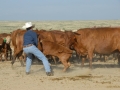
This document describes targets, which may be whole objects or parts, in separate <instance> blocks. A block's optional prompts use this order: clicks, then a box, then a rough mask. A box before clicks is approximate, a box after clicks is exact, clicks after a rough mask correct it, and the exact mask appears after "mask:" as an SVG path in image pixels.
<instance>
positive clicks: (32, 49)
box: [22, 22, 52, 76]
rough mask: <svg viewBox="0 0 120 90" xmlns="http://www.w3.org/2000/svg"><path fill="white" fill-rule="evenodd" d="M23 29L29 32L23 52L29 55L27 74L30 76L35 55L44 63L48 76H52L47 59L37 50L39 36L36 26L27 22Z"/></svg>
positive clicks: (24, 39)
mask: <svg viewBox="0 0 120 90" xmlns="http://www.w3.org/2000/svg"><path fill="white" fill-rule="evenodd" d="M22 28H23V29H26V30H27V31H26V33H25V34H24V37H23V51H24V53H26V55H27V59H26V74H27V75H28V74H29V73H30V67H31V63H32V58H33V57H32V55H34V56H36V57H37V58H38V59H39V60H41V61H42V62H43V65H44V68H45V71H46V75H47V76H52V72H51V68H50V64H49V62H48V60H47V58H46V57H45V56H44V54H43V53H42V52H41V51H40V50H39V49H38V48H37V45H38V39H37V34H36V33H35V32H34V31H33V28H34V25H33V24H32V23H31V22H27V23H25V25H24V26H23V27H22Z"/></svg>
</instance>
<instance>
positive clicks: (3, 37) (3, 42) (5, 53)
mask: <svg viewBox="0 0 120 90" xmlns="http://www.w3.org/2000/svg"><path fill="white" fill-rule="evenodd" d="M7 36H10V34H8V33H1V34H0V38H1V41H0V44H1V46H0V47H1V48H2V51H3V52H2V54H3V56H4V59H5V60H7V59H8V53H9V52H10V59H11V49H10V46H9V44H7V43H6V37H7Z"/></svg>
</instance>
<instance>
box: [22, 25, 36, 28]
mask: <svg viewBox="0 0 120 90" xmlns="http://www.w3.org/2000/svg"><path fill="white" fill-rule="evenodd" d="M30 27H32V28H34V27H35V24H33V25H32V26H29V27H28V26H26V25H24V26H23V27H22V28H23V29H27V28H30Z"/></svg>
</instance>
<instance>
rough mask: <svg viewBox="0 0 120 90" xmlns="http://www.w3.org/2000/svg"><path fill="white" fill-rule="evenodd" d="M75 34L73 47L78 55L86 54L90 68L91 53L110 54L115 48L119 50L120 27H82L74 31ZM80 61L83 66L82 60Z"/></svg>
mask: <svg viewBox="0 0 120 90" xmlns="http://www.w3.org/2000/svg"><path fill="white" fill-rule="evenodd" d="M75 36H76V40H77V42H74V44H73V47H74V49H75V50H76V51H77V53H79V54H80V55H82V56H86V55H88V58H89V64H90V68H91V67H92V58H93V53H99V54H111V53H112V52H114V51H116V50H118V51H120V28H116V27H113V28H112V27H98V28H84V29H79V30H78V31H76V32H75ZM118 60H119V59H118ZM82 62H83V63H82V66H83V65H84V60H83V61H82ZM119 64H120V61H119Z"/></svg>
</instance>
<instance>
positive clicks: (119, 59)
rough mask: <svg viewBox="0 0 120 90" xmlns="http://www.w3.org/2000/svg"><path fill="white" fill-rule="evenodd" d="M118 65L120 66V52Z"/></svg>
mask: <svg viewBox="0 0 120 90" xmlns="http://www.w3.org/2000/svg"><path fill="white" fill-rule="evenodd" d="M118 65H119V66H120V53H119V54H118Z"/></svg>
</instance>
